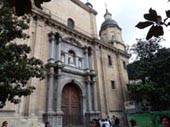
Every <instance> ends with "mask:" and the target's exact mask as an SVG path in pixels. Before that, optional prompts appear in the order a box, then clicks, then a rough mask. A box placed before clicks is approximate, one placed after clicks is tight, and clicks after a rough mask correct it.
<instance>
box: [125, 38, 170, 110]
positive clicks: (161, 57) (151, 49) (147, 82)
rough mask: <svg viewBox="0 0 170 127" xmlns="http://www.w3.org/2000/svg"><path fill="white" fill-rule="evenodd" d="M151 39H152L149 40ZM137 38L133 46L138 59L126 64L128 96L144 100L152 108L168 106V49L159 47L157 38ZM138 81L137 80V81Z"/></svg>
mask: <svg viewBox="0 0 170 127" xmlns="http://www.w3.org/2000/svg"><path fill="white" fill-rule="evenodd" d="M151 40H152V41H151ZM151 40H149V41H143V40H141V39H139V40H138V43H137V44H136V45H135V46H134V47H133V50H134V51H135V52H136V53H137V57H138V60H137V61H135V62H134V63H132V64H130V65H128V74H129V78H130V80H135V81H136V83H132V84H129V86H128V89H129V91H130V97H131V99H132V100H135V101H136V102H137V103H139V102H143V101H146V102H147V103H149V105H150V106H151V107H152V110H163V109H168V108H170V106H169V105H170V101H169V100H170V68H169V66H170V49H169V48H168V49H167V48H161V46H160V45H159V41H160V40H158V39H155V40H154V39H151ZM137 81H138V82H137Z"/></svg>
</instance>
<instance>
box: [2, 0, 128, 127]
mask: <svg viewBox="0 0 170 127" xmlns="http://www.w3.org/2000/svg"><path fill="white" fill-rule="evenodd" d="M32 11H33V13H32V19H31V22H30V29H29V30H28V31H27V32H28V33H29V34H30V39H29V40H27V42H26V43H27V44H28V45H29V46H30V47H31V49H32V53H31V54H30V55H31V56H34V57H37V58H40V59H41V60H43V61H44V63H45V64H46V68H47V75H46V79H45V80H43V81H39V80H38V79H31V80H30V81H29V84H28V85H34V86H36V91H35V92H34V93H33V94H32V95H31V96H29V97H26V98H23V99H22V102H21V103H20V104H19V105H13V104H8V105H7V106H6V107H5V108H4V109H1V110H0V120H4V119H8V120H9V124H10V125H11V126H17V127H31V126H33V127H38V126H41V124H43V122H44V121H47V120H48V121H50V123H51V125H52V127H62V126H63V127H65V126H67V125H74V126H75V125H84V124H86V122H87V121H89V120H90V119H93V118H99V117H103V118H106V117H107V116H112V115H115V116H118V117H119V118H121V117H122V116H123V114H124V101H126V99H127V96H126V93H127V88H126V84H127V83H128V76H127V70H126V64H127V63H128V58H129V55H128V54H127V52H126V49H125V48H126V47H125V44H124V42H123V39H122V35H121V28H120V27H119V25H118V23H117V22H116V21H115V20H113V19H112V15H111V14H110V13H109V12H108V10H107V9H106V13H105V15H104V22H103V23H102V25H101V28H100V32H99V36H100V37H98V33H97V28H96V15H97V12H96V11H95V10H94V9H93V6H92V5H91V4H90V3H86V4H84V3H82V2H81V1H79V0H52V1H51V2H49V3H47V4H44V5H43V10H39V9H37V8H35V7H34V8H33V10H32ZM99 38H100V39H99ZM2 116H3V117H2ZM85 121H86V122H85Z"/></svg>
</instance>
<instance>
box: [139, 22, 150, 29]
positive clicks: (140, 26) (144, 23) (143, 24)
mask: <svg viewBox="0 0 170 127" xmlns="http://www.w3.org/2000/svg"><path fill="white" fill-rule="evenodd" d="M152 24H153V22H149V21H146V22H139V23H138V24H137V25H136V27H137V28H139V29H143V28H145V27H148V26H150V25H152Z"/></svg>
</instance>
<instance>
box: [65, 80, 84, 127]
mask: <svg viewBox="0 0 170 127" xmlns="http://www.w3.org/2000/svg"><path fill="white" fill-rule="evenodd" d="M80 96H81V92H80V89H79V88H78V87H77V86H76V85H75V84H73V83H69V84H67V85H66V86H65V87H64V88H63V91H62V111H63V113H64V115H63V126H64V127H70V126H72V125H80V124H81V123H82V120H81V118H82V116H81V105H80V104H81V103H80V102H81V100H80Z"/></svg>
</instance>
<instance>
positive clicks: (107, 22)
mask: <svg viewBox="0 0 170 127" xmlns="http://www.w3.org/2000/svg"><path fill="white" fill-rule="evenodd" d="M104 18H105V21H104V22H103V23H102V25H101V28H100V33H101V32H102V31H103V30H105V29H107V28H111V27H117V28H118V29H121V28H120V27H119V25H118V23H117V22H116V21H115V20H113V19H112V15H111V13H109V12H108V10H107V9H106V13H105V15H104ZM100 33H99V34H100Z"/></svg>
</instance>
